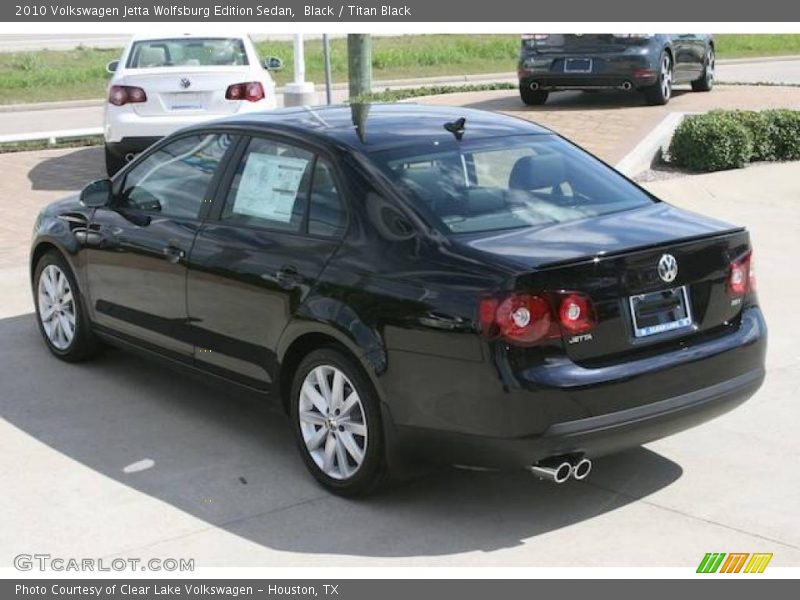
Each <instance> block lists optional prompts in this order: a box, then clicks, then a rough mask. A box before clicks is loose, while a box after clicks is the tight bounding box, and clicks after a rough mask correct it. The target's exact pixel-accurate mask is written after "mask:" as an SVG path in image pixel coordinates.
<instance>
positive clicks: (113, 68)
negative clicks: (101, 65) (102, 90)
mask: <svg viewBox="0 0 800 600" xmlns="http://www.w3.org/2000/svg"><path fill="white" fill-rule="evenodd" d="M117 68H119V61H118V60H112V61H111V62H110V63H108V64H107V65H106V71H107V72H108V73H111V74H114V73H116V72H117Z"/></svg>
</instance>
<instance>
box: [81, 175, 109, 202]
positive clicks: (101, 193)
mask: <svg viewBox="0 0 800 600" xmlns="http://www.w3.org/2000/svg"><path fill="white" fill-rule="evenodd" d="M110 201H111V180H110V179H98V180H97V181H93V182H92V183H90V184H89V185H87V186H86V187H85V188H83V190H81V202H82V203H83V204H84V206H88V207H89V208H101V207H103V206H108V204H109V203H110Z"/></svg>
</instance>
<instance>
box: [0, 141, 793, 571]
mask: <svg viewBox="0 0 800 600" xmlns="http://www.w3.org/2000/svg"><path fill="white" fill-rule="evenodd" d="M97 152H98V151H97V149H78V150H71V151H57V152H50V153H47V156H48V157H49V159H48V162H47V173H48V174H49V175H51V179H49V180H47V181H44V180H42V178H41V177H42V173H40V172H38V171H37V169H40V165H38V164H37V165H32V167H31V171H30V172H28V170H27V169H16V170H5V171H3V172H4V173H5V177H4V180H3V181H0V185H8V181H9V180H10V179H12V178H16V180H17V181H19V182H20V185H22V182H26V181H30V182H31V186H32V188H33V191H32V192H31V193H29V194H23V196H24V199H25V200H28V199H29V198H30V197H34V198H39V201H40V202H43V201H45V200H46V199H47V198H50V197H58V196H60V195H62V194H63V193H64V191H65V189H66V188H65V187H64V186H63V184H62V185H60V186H59V185H57V182H56V179H54V178H60V181H67V180H69V181H77V179H78V178H72V179H68V177H69V176H70V175H71V173H72V172H73V171H75V170H77V169H79V168H81V167H84V168H91V165H92V162H93V161H95V160H96V159H95V157H96V155H97ZM7 156H8V155H7ZM81 157H82V158H81ZM3 160H11V159H10V158H5V159H4V158H3V157H0V170H2V169H3V166H2V165H3V162H2V161H3ZM78 161H82V163H81V164H78ZM83 163H86V164H85V165H84V164H83ZM15 164H18V163H15ZM798 168H799V167H798V165H797V163H786V164H778V165H769V166H759V167H753V168H751V169H747V170H741V171H734V172H728V173H718V174H712V175H703V176H697V177H687V178H676V179H671V180H667V181H660V182H655V183H650V184H647V185H648V187H650V188H651V189H652V190H653V191H654V192H655V193H656V194H658V195H660V196H662V197H664V198H666V199H669V200H671V201H673V202H675V203H677V204H680V205H683V206H687V207H691V208H693V209H695V210H698V211H700V212H702V213H706V214H708V215H712V216H716V217H719V218H722V219H725V220H728V221H732V222H735V223H743V224H746V225H747V226H748V228H750V230H751V231H752V233H753V239H754V243H755V247H756V260H757V265H758V278H759V294H760V297H761V300H762V304H763V306H764V310H765V312H766V315H767V318H768V321H769V324H770V326H771V339H770V350H769V355H768V377H767V381H766V384H765V386H764V388H763V389H762V390H761V391H760V392H759V393H758V394H757V395H756V396H755V397H754V398H753V399H751V400H750V401H749V402H748V403H746V404H745V405H743V406H742V407H739V408H738V409H736V410H735V411H733V412H731V413H729V414H727V415H725V416H723V417H721V418H719V419H716V420H714V421H712V422H710V423H707V424H705V425H703V426H701V427H698V428H695V429H692V430H689V431H686V432H683V433H681V434H678V435H675V436H673V437H670V438H667V439H665V440H661V441H658V442H656V443H653V444H648V445H647V446H646V447H644V448H640V449H636V450H632V451H630V452H627V453H625V454H620V455H617V456H613V457H608V458H603V459H599V460H598V461H597V462H596V466H595V470H594V472H593V473H592V475H591V476H590V477H589V479H588V480H587V481H586V482H582V483H576V482H572V483H570V484H566V485H564V486H560V487H556V486H553V485H550V484H547V483H543V482H538V481H536V480H534V479H533V478H532V477H530V476H529V475H527V474H526V473H524V472H507V473H477V472H469V471H460V470H455V469H441V470H437V471H434V472H432V473H430V474H428V475H427V476H425V477H421V478H420V479H417V480H415V481H412V482H410V483H407V484H405V485H401V486H398V487H396V488H393V489H390V490H387V491H386V492H385V493H383V494H381V495H378V496H376V497H374V498H370V499H367V500H359V501H352V500H344V499H340V498H336V497H333V496H331V495H329V494H327V493H325V492H324V491H322V490H321V489H320V488H319V487H318V486H317V485H316V484H315V483H314V481H313V479H312V478H311V477H310V476H309V475H308V474H307V473H306V472H305V470H304V468H303V465H302V463H301V460H300V459H299V457H298V455H297V453H296V450H295V448H294V446H293V441H292V439H291V436H290V433H289V429H288V423H287V421H286V418H285V417H284V416H283V414H282V413H281V412H280V411H279V410H276V408H275V407H273V406H272V405H271V404H269V403H264V402H259V401H258V400H257V399H256V398H253V397H250V396H247V395H246V394H242V393H240V392H239V391H233V390H231V389H227V388H224V387H217V386H212V385H208V384H207V383H206V382H204V381H198V380H195V379H192V378H189V377H185V376H182V375H176V374H175V373H173V372H171V371H169V370H167V369H165V368H163V367H162V366H160V365H158V364H156V363H153V362H148V361H144V360H141V359H138V358H135V357H133V356H131V355H128V354H125V353H122V352H117V351H109V352H107V353H106V354H104V355H103V356H102V357H101V358H99V359H98V360H96V361H93V362H89V363H84V364H79V365H69V364H64V363H62V362H60V361H58V360H56V359H54V358H53V357H52V356H51V355H50V354H49V353H48V352H47V351H46V349H45V347H44V346H43V343H42V341H41V340H40V339H39V334H38V331H37V329H36V325H35V322H34V320H33V315H32V314H31V312H30V311H31V308H30V302H31V301H30V295H29V290H28V288H27V281H26V273H25V267H24V265H23V264H20V265H19V266H10V267H9V268H7V269H2V268H0V288H1V289H3V292H4V293H3V295H2V297H1V298H0V490H2V491H3V505H4V509H3V510H2V511H0V531H2V532H3V535H2V536H0V566H8V565H9V564H10V562H11V559H12V557H13V556H14V555H15V554H17V553H19V552H21V551H26V552H38V553H50V554H52V555H54V556H92V557H116V556H124V557H137V558H141V559H147V558H150V557H160V558H163V557H167V556H171V557H181V558H194V559H196V561H197V564H198V566H232V565H235V566H303V567H312V566H325V567H333V566H338V565H347V566H378V565H382V566H400V565H410V566H488V565H493V566H575V565H581V566H610V565H614V566H628V567H629V566H676V567H685V568H686V569H687V572H691V571H688V570H689V569H692V570H693V569H694V567H695V566H696V565H697V563H698V562H699V561H700V559H701V558H702V556H703V555H704V554H705V553H706V552H710V551H724V552H725V551H726V552H731V551H742V552H772V553H774V554H775V558H774V559H773V562H772V565H771V568H773V567H776V566H800V524H799V523H798V520H797V518H796V509H797V506H800V470H799V469H797V467H796V466H795V461H794V457H795V456H796V455H797V453H798V449H800V448H799V447H798V441H797V432H796V424H797V422H798V421H800V404H798V402H797V389H798V387H800V352H798V349H797V340H798V339H800V321H799V320H797V319H794V318H792V315H794V314H795V312H796V306H795V304H796V302H795V299H796V297H797V295H798V294H800V288H799V287H798V286H799V285H800V284H798V279H797V277H796V259H795V258H794V255H793V254H792V253H791V252H787V251H786V249H787V247H788V246H787V244H790V243H791V241H793V240H794V239H795V237H796V233H797V231H798V230H800V212H799V211H798V210H797V207H796V200H797V197H798V196H800V184H799V183H798V182H800V177H798ZM59 170H61V171H63V173H61V174H59ZM12 171H13V172H12ZM17 171H19V172H17ZM37 173H38V174H37ZM70 185H72V184H70ZM70 189H71V188H70ZM21 193H22V192H20V194H21ZM18 195H19V194H18ZM15 197H16V196H9V197H7V198H6V200H9V199H13V198H15ZM46 197H47V198H46ZM31 209H32V206H31V208H28V209H26V210H27V211H31ZM7 210H9V211H10V210H11V209H7ZM23 216H24V215H21V216H20V218H22V217H23ZM28 229H29V228H28V226H27V225H26V226H25V227H22V221H20V225H19V226H17V227H11V226H9V227H7V228H6V230H3V229H2V228H0V236H4V237H3V239H0V243H5V242H7V243H13V244H17V245H20V246H23V247H24V245H25V244H27V231H28ZM20 231H22V235H20V233H19V232H20ZM22 262H23V261H20V263H22ZM132 466H139V467H144V468H143V469H139V470H137V469H136V468H131V467H132Z"/></svg>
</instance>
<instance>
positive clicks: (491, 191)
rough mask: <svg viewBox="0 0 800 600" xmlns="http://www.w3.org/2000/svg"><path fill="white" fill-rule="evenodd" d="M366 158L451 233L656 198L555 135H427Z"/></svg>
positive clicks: (547, 220) (568, 216)
mask: <svg viewBox="0 0 800 600" xmlns="http://www.w3.org/2000/svg"><path fill="white" fill-rule="evenodd" d="M372 159H373V160H374V161H375V162H376V163H377V164H378V166H379V167H380V168H381V169H382V170H383V171H384V173H385V174H386V175H388V177H389V178H390V179H391V180H392V183H393V184H394V185H395V187H396V188H397V189H398V190H399V191H400V193H401V194H403V195H404V196H405V197H406V198H408V199H409V200H410V201H411V203H412V204H414V205H415V206H416V207H417V208H418V209H419V210H420V212H422V213H423V214H425V215H427V217H428V218H429V219H432V220H433V221H435V223H436V224H438V225H439V226H440V227H443V228H444V230H446V231H449V232H451V233H477V232H485V231H495V230H501V229H513V228H519V227H532V226H544V225H549V224H555V223H564V222H566V221H573V220H577V219H584V218H589V217H596V216H599V215H605V214H609V213H613V212H618V211H623V210H629V209H632V208H637V207H640V206H644V205H648V204H651V203H653V202H656V200H655V199H653V198H652V197H651V196H649V195H648V194H647V193H646V192H645V191H643V190H642V189H640V188H639V187H637V186H636V185H634V184H633V183H631V182H630V181H628V180H627V179H625V178H624V177H623V176H622V175H620V174H619V173H617V172H616V171H614V170H613V169H611V168H609V167H608V166H606V165H604V164H603V163H602V162H600V161H599V160H597V159H596V158H594V157H592V156H591V155H590V154H588V153H586V152H584V151H582V150H580V149H579V148H577V147H575V146H573V145H572V144H570V143H569V142H567V141H565V140H563V139H561V138H559V137H558V136H554V135H526V136H509V137H502V138H494V139H492V140H490V141H485V140H481V141H476V142H472V143H471V142H468V141H461V142H457V141H453V142H452V143H449V142H448V143H446V144H445V143H441V142H431V143H428V144H426V145H418V146H413V147H402V148H399V149H392V150H386V151H381V152H375V153H373V154H372Z"/></svg>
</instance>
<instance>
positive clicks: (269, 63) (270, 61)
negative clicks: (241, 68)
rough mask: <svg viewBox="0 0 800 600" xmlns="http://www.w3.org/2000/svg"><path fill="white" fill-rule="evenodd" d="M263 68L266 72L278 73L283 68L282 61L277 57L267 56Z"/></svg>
mask: <svg viewBox="0 0 800 600" xmlns="http://www.w3.org/2000/svg"><path fill="white" fill-rule="evenodd" d="M264 68H265V69H266V70H267V71H280V70H281V69H282V68H283V61H282V60H281V59H280V58H278V57H277V56H268V57H267V58H265V59H264Z"/></svg>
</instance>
